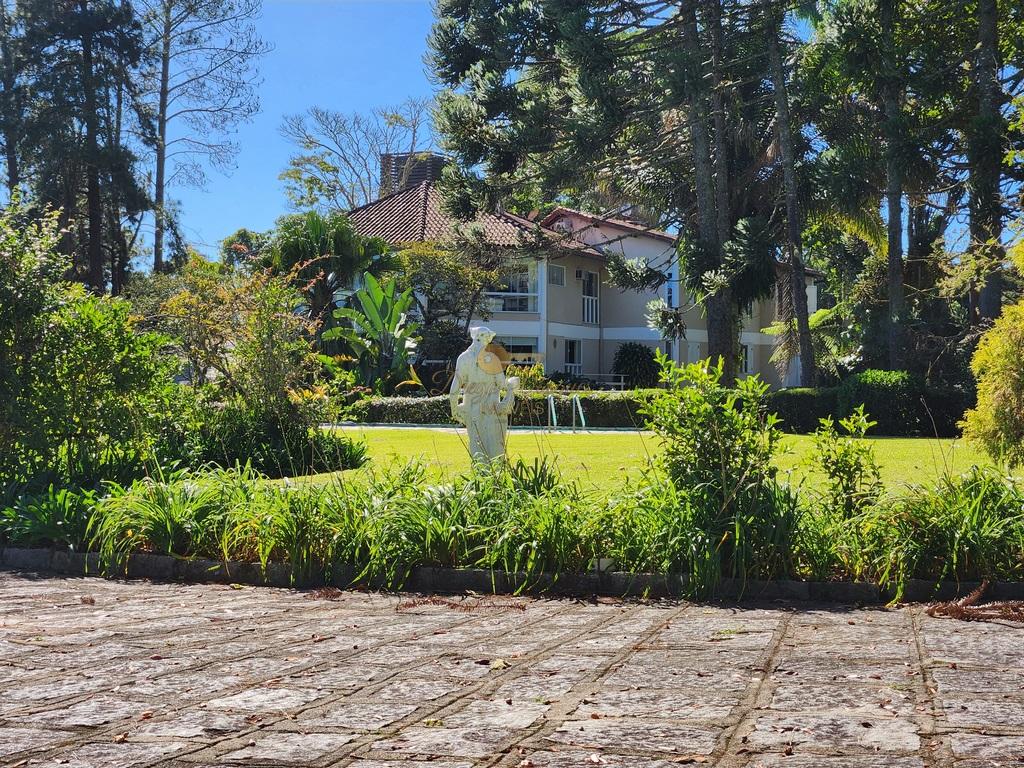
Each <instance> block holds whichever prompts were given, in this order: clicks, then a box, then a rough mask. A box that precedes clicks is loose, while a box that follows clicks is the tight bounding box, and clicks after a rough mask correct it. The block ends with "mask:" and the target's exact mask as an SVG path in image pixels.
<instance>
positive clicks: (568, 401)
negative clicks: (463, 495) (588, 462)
mask: <svg viewBox="0 0 1024 768" xmlns="http://www.w3.org/2000/svg"><path fill="white" fill-rule="evenodd" d="M656 392H657V390H636V391H631V392H581V393H579V394H578V397H579V398H580V403H581V404H582V406H583V414H584V416H585V417H586V420H587V426H588V427H595V428H601V427H630V428H640V427H643V426H644V424H645V417H644V415H643V413H642V409H643V407H644V404H645V403H647V402H648V401H649V400H650V398H651V397H653V396H654V394H655V393H656ZM549 396H550V397H551V398H552V399H553V400H554V403H555V415H556V417H557V419H558V425H559V426H561V427H565V426H571V425H572V423H573V409H574V407H575V406H574V405H573V395H567V394H564V393H558V392H551V393H548V392H530V391H520V392H517V393H516V403H515V406H514V408H513V409H512V415H511V419H510V423H511V424H512V425H513V426H521V427H542V426H547V425H548V420H549V419H548V397H549ZM348 415H349V416H350V417H351V418H352V419H353V420H354V421H357V422H363V423H369V424H454V423H455V422H454V421H452V417H451V406H450V404H449V401H448V396H447V395H438V396H436V397H374V398H368V399H366V400H363V401H361V402H358V403H355V404H353V405H352V406H351V407H350V408H349V409H348ZM576 422H577V424H578V423H579V417H578V416H577V419H576Z"/></svg>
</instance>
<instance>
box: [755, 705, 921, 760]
mask: <svg viewBox="0 0 1024 768" xmlns="http://www.w3.org/2000/svg"><path fill="white" fill-rule="evenodd" d="M748 743H749V744H750V745H751V746H752V747H754V748H761V749H770V748H775V747H787V746H788V747H792V748H793V749H794V750H796V749H800V750H809V751H812V752H825V753H837V752H839V753H841V752H842V751H843V750H851V748H852V751H854V752H856V750H858V749H860V750H873V751H878V752H891V753H897V754H907V753H913V752H916V751H918V749H919V748H920V746H921V742H920V739H919V738H918V735H917V729H916V726H915V725H914V723H912V722H908V721H907V720H900V719H891V718H885V717H870V718H869V717H867V716H866V715H861V716H859V717H858V716H857V715H855V714H849V713H846V714H834V713H826V714H813V713H803V714H795V715H789V714H787V715H776V714H772V715H766V716H762V717H758V718H757V721H756V723H755V728H754V731H753V732H752V733H751V734H750V736H749V739H748Z"/></svg>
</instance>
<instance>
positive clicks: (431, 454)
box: [342, 427, 988, 492]
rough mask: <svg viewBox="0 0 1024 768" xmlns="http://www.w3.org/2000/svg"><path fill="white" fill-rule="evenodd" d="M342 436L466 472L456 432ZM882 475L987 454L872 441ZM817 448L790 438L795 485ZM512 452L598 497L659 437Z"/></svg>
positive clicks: (782, 464)
mask: <svg viewBox="0 0 1024 768" xmlns="http://www.w3.org/2000/svg"><path fill="white" fill-rule="evenodd" d="M342 431H343V432H344V433H345V434H347V435H350V436H352V437H356V438H359V439H362V440H365V441H366V443H367V445H368V446H369V449H370V458H371V461H370V464H369V466H368V468H365V469H362V470H357V472H366V471H368V470H369V467H373V468H377V469H380V468H383V467H387V466H388V465H390V464H392V463H395V462H401V463H404V462H407V461H409V460H411V459H419V460H421V461H422V462H423V463H424V464H425V465H427V466H428V467H430V470H431V473H432V474H433V475H434V476H435V477H437V478H438V479H440V478H442V477H450V476H452V475H453V474H458V473H460V472H464V471H466V470H467V469H468V468H469V456H468V454H467V451H466V445H465V441H466V438H465V435H464V434H461V433H457V432H455V431H454V430H443V431H442V430H435V429H428V428H395V429H364V428H360V427H346V428H344V429H343V430H342ZM871 443H872V445H873V446H874V449H875V456H876V458H877V460H878V463H879V466H880V467H881V471H882V479H883V480H884V481H885V483H886V485H887V486H888V487H889V488H890V489H891V490H892V489H895V488H898V487H899V486H900V485H905V484H912V483H927V482H929V481H931V480H934V479H935V478H937V477H938V476H939V475H940V474H942V472H943V470H944V469H945V468H947V467H948V468H949V469H950V470H951V471H953V472H963V471H965V470H967V469H969V468H970V467H971V466H972V465H974V464H980V463H988V460H987V459H986V458H985V456H984V455H983V454H981V453H979V452H978V451H976V450H974V449H973V448H972V447H971V446H970V445H968V444H967V443H965V442H963V441H960V440H935V439H925V438H895V437H893V438H875V439H873V440H871ZM812 450H813V443H812V442H811V438H810V437H809V436H806V435H787V436H786V438H785V440H784V442H783V450H782V452H781V455H780V456H779V458H778V465H779V469H780V470H781V471H783V472H792V478H793V481H794V482H800V481H803V482H806V483H810V484H814V483H816V482H818V480H819V478H817V477H816V476H815V473H814V472H812V471H811V470H810V468H809V466H808V456H809V454H810V452H811V451H812ZM508 452H509V455H510V456H512V457H516V456H521V457H522V458H523V459H525V460H526V461H532V460H533V459H534V458H537V457H541V456H551V457H556V458H557V460H558V466H559V467H560V468H561V470H562V472H563V475H564V476H565V477H566V478H573V477H575V478H577V479H578V480H579V481H580V482H581V484H582V485H583V486H584V487H585V488H587V489H590V490H596V491H601V492H609V491H614V490H616V489H618V488H621V487H622V485H623V481H624V479H625V478H626V477H628V476H632V477H636V476H637V475H638V474H639V473H640V472H641V471H642V469H643V467H644V466H646V464H647V463H648V462H649V461H650V460H651V459H652V458H653V457H654V456H656V455H657V453H658V439H657V437H655V436H654V435H653V434H650V433H639V432H597V433H581V434H572V433H568V432H556V433H550V432H517V431H512V432H510V433H509V442H508Z"/></svg>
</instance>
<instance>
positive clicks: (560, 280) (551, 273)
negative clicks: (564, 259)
mask: <svg viewBox="0 0 1024 768" xmlns="http://www.w3.org/2000/svg"><path fill="white" fill-rule="evenodd" d="M548 285H557V286H559V287H561V288H564V287H565V267H563V266H562V265H561V264H548Z"/></svg>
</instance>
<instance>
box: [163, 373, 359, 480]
mask: <svg viewBox="0 0 1024 768" xmlns="http://www.w3.org/2000/svg"><path fill="white" fill-rule="evenodd" d="M318 400H319V398H317V397H316V393H309V392H308V391H307V393H306V394H303V393H293V396H292V398H291V399H290V400H289V401H286V402H283V403H277V404H275V405H274V407H267V406H262V407H261V406H260V405H259V404H256V403H251V402H248V401H247V400H245V399H244V398H242V397H240V396H235V397H231V398H229V399H228V400H227V401H225V402H214V401H210V400H209V399H208V397H207V396H206V395H203V394H200V395H199V396H198V397H193V398H192V399H191V400H189V398H188V397H187V396H185V397H183V398H181V402H180V405H181V406H182V410H181V412H180V414H179V420H178V422H177V424H178V429H177V430H176V431H175V432H173V433H172V434H169V435H168V436H167V437H166V438H165V442H164V444H163V449H162V451H161V454H162V458H163V459H164V460H166V461H181V462H183V463H184V464H185V465H186V466H189V467H194V468H197V467H201V466H203V465H205V464H216V465H218V466H220V467H225V468H230V467H234V466H236V465H244V464H248V465H250V466H251V467H252V468H253V469H255V470H256V471H258V472H260V473H262V474H265V475H267V476H269V477H290V476H295V475H305V474H311V473H316V472H331V471H336V470H343V469H354V468H356V467H359V466H361V465H362V464H363V463H365V461H366V446H365V444H363V443H361V442H356V441H354V440H352V439H351V438H347V437H344V436H343V435H339V434H337V433H335V432H331V431H326V430H323V429H321V428H320V423H321V420H322V419H323V417H324V411H323V406H322V405H321V404H320V403H319V402H318Z"/></svg>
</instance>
